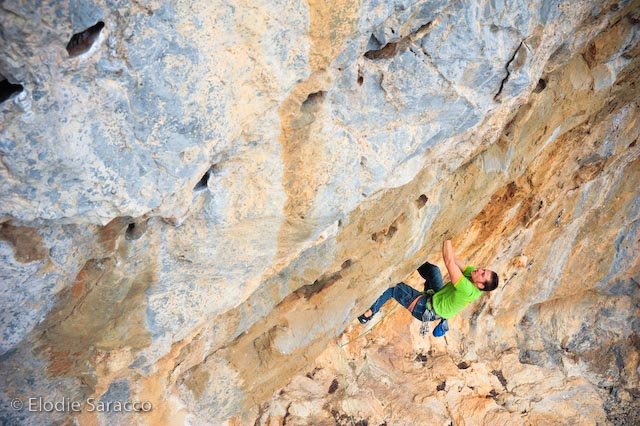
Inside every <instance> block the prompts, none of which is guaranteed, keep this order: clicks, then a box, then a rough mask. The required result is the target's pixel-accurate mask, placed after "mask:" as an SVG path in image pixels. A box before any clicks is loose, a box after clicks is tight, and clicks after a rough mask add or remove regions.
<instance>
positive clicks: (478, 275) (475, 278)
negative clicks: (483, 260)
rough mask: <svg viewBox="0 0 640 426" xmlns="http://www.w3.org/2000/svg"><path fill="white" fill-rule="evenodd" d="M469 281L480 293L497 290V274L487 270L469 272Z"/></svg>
mask: <svg viewBox="0 0 640 426" xmlns="http://www.w3.org/2000/svg"><path fill="white" fill-rule="evenodd" d="M471 281H472V282H473V284H474V285H475V286H476V287H478V288H479V289H480V290H482V291H492V290H495V289H496V288H498V274H496V273H495V272H493V271H491V270H489V269H475V270H473V271H471Z"/></svg>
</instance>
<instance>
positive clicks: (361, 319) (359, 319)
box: [358, 314, 373, 324]
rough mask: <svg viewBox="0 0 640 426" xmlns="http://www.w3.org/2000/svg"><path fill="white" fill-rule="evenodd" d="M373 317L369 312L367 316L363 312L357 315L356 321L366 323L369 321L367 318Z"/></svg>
mask: <svg viewBox="0 0 640 426" xmlns="http://www.w3.org/2000/svg"><path fill="white" fill-rule="evenodd" d="M372 317H373V314H371V316H369V317H367V316H365V315H364V314H362V315H360V316H359V317H358V321H360V324H366V323H367V322H369V320H370V319H371V318H372Z"/></svg>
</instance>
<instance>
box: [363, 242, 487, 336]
mask: <svg viewBox="0 0 640 426" xmlns="http://www.w3.org/2000/svg"><path fill="white" fill-rule="evenodd" d="M442 259H443V260H444V264H445V266H446V268H447V271H448V272H449V277H450V278H451V281H450V282H448V283H447V284H446V285H444V284H443V281H442V274H441V273H440V268H438V267H437V266H436V265H433V264H431V263H429V262H426V263H425V264H423V265H422V266H420V268H418V272H419V273H420V276H422V278H424V279H425V283H424V291H423V292H420V291H418V290H416V289H414V288H412V287H410V286H408V285H407V284H405V283H403V282H400V283H398V284H396V285H395V286H394V287H390V288H388V289H387V290H386V291H385V292H384V293H382V295H381V296H380V297H378V300H376V301H375V302H374V304H373V305H371V308H369V309H368V310H367V311H366V312H365V313H364V314H362V315H360V316H359V317H358V320H359V321H360V322H361V323H362V324H364V323H366V322H368V321H369V320H370V319H371V318H372V317H373V316H374V315H375V314H376V312H378V311H379V310H380V308H381V307H382V305H384V304H385V303H386V302H387V301H388V300H389V299H391V298H392V297H393V298H394V299H396V300H397V301H398V303H400V304H401V305H402V306H404V307H405V308H407V309H408V310H409V312H411V314H412V315H413V316H414V317H415V318H417V319H419V320H421V321H422V323H423V324H422V327H421V328H420V333H421V334H423V335H424V334H426V333H427V332H428V330H429V328H428V327H429V326H428V324H429V321H436V320H438V319H439V320H441V321H440V323H439V324H438V325H437V326H436V327H435V328H434V330H433V335H434V336H436V337H439V336H443V335H444V334H445V333H446V332H447V330H448V329H449V325H448V323H447V320H448V319H449V318H451V317H453V316H454V315H456V314H457V313H458V312H460V311H461V310H462V309H463V308H464V307H465V306H467V305H468V304H469V303H471V302H473V301H475V300H477V299H478V298H480V296H482V294H483V293H482V292H483V291H492V290H495V289H496V288H497V287H498V274H496V273H495V272H493V271H490V270H489V269H478V268H476V267H474V266H465V264H464V263H463V262H462V261H460V260H458V259H456V257H455V254H454V252H453V246H452V245H451V241H450V240H446V241H445V242H444V243H443V244H442Z"/></svg>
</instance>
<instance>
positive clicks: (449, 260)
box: [442, 240, 464, 285]
mask: <svg viewBox="0 0 640 426" xmlns="http://www.w3.org/2000/svg"><path fill="white" fill-rule="evenodd" d="M442 260H444V265H445V266H446V267H447V271H448V272H449V278H451V282H452V283H453V285H456V284H457V283H458V280H460V277H462V269H461V268H460V266H458V263H457V262H456V256H455V253H454V252H453V246H452V245H451V240H446V241H445V242H444V243H443V244H442ZM458 262H459V261H458ZM462 268H464V265H463V266H462Z"/></svg>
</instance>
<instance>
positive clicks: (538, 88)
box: [533, 78, 547, 93]
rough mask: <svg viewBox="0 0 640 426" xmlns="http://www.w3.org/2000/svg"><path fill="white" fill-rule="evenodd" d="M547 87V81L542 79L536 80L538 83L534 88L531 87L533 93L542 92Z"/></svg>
mask: <svg viewBox="0 0 640 426" xmlns="http://www.w3.org/2000/svg"><path fill="white" fill-rule="evenodd" d="M546 87H547V82H546V81H545V80H544V79H542V78H541V79H540V80H538V85H537V86H536V88H535V89H533V92H534V93H540V92H542V91H543V90H544V89H546Z"/></svg>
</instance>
